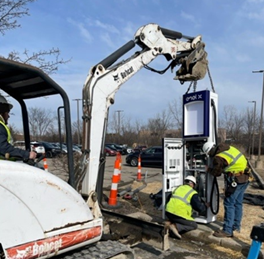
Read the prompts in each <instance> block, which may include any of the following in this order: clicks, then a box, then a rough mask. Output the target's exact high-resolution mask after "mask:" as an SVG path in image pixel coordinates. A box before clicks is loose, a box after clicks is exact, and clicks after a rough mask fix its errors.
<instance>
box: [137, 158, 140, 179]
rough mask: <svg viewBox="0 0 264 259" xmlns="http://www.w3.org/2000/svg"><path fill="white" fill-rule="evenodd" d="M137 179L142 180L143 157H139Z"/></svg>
mask: <svg viewBox="0 0 264 259" xmlns="http://www.w3.org/2000/svg"><path fill="white" fill-rule="evenodd" d="M137 180H141V157H140V156H139V157H138V173H137Z"/></svg>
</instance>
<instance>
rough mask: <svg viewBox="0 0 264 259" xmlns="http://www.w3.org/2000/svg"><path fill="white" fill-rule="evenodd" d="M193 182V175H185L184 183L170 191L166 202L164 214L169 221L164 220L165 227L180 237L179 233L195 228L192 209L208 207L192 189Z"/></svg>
mask: <svg viewBox="0 0 264 259" xmlns="http://www.w3.org/2000/svg"><path fill="white" fill-rule="evenodd" d="M195 184H196V179H195V177H194V176H191V175H189V176H187V177H186V178H185V179H184V184H183V185H181V186H179V187H177V188H176V189H175V190H174V191H173V192H172V194H171V197H170V199H169V201H168V203H167V204H166V216H167V218H168V219H169V221H166V222H165V227H166V228H168V229H170V230H171V231H172V233H173V234H174V235H175V236H176V237H178V238H180V239H181V234H183V233H186V232H188V231H191V230H194V229H196V228H197V223H196V222H195V221H194V219H193V218H192V210H195V211H197V212H199V213H202V212H204V211H205V210H206V208H207V207H209V204H208V203H204V202H203V201H201V199H200V197H199V195H198V193H197V192H196V191H195V190H194V187H195Z"/></svg>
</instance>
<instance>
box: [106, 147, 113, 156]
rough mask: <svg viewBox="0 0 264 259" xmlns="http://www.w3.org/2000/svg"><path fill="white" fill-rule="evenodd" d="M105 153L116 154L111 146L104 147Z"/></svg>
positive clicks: (108, 154)
mask: <svg viewBox="0 0 264 259" xmlns="http://www.w3.org/2000/svg"><path fill="white" fill-rule="evenodd" d="M105 155H106V156H116V151H115V150H113V149H111V148H108V147H105Z"/></svg>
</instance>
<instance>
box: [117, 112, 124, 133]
mask: <svg viewBox="0 0 264 259" xmlns="http://www.w3.org/2000/svg"><path fill="white" fill-rule="evenodd" d="M116 112H117V123H118V124H117V128H118V129H117V130H118V136H120V113H121V112H123V110H117V111H116Z"/></svg>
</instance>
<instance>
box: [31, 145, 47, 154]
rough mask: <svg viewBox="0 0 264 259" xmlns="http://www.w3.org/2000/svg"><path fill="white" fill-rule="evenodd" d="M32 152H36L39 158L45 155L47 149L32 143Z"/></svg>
mask: <svg viewBox="0 0 264 259" xmlns="http://www.w3.org/2000/svg"><path fill="white" fill-rule="evenodd" d="M30 146H31V151H35V152H36V153H37V154H38V155H37V157H39V156H41V155H42V154H45V148H44V147H43V146H42V145H41V144H40V143H38V142H31V143H30Z"/></svg>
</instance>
